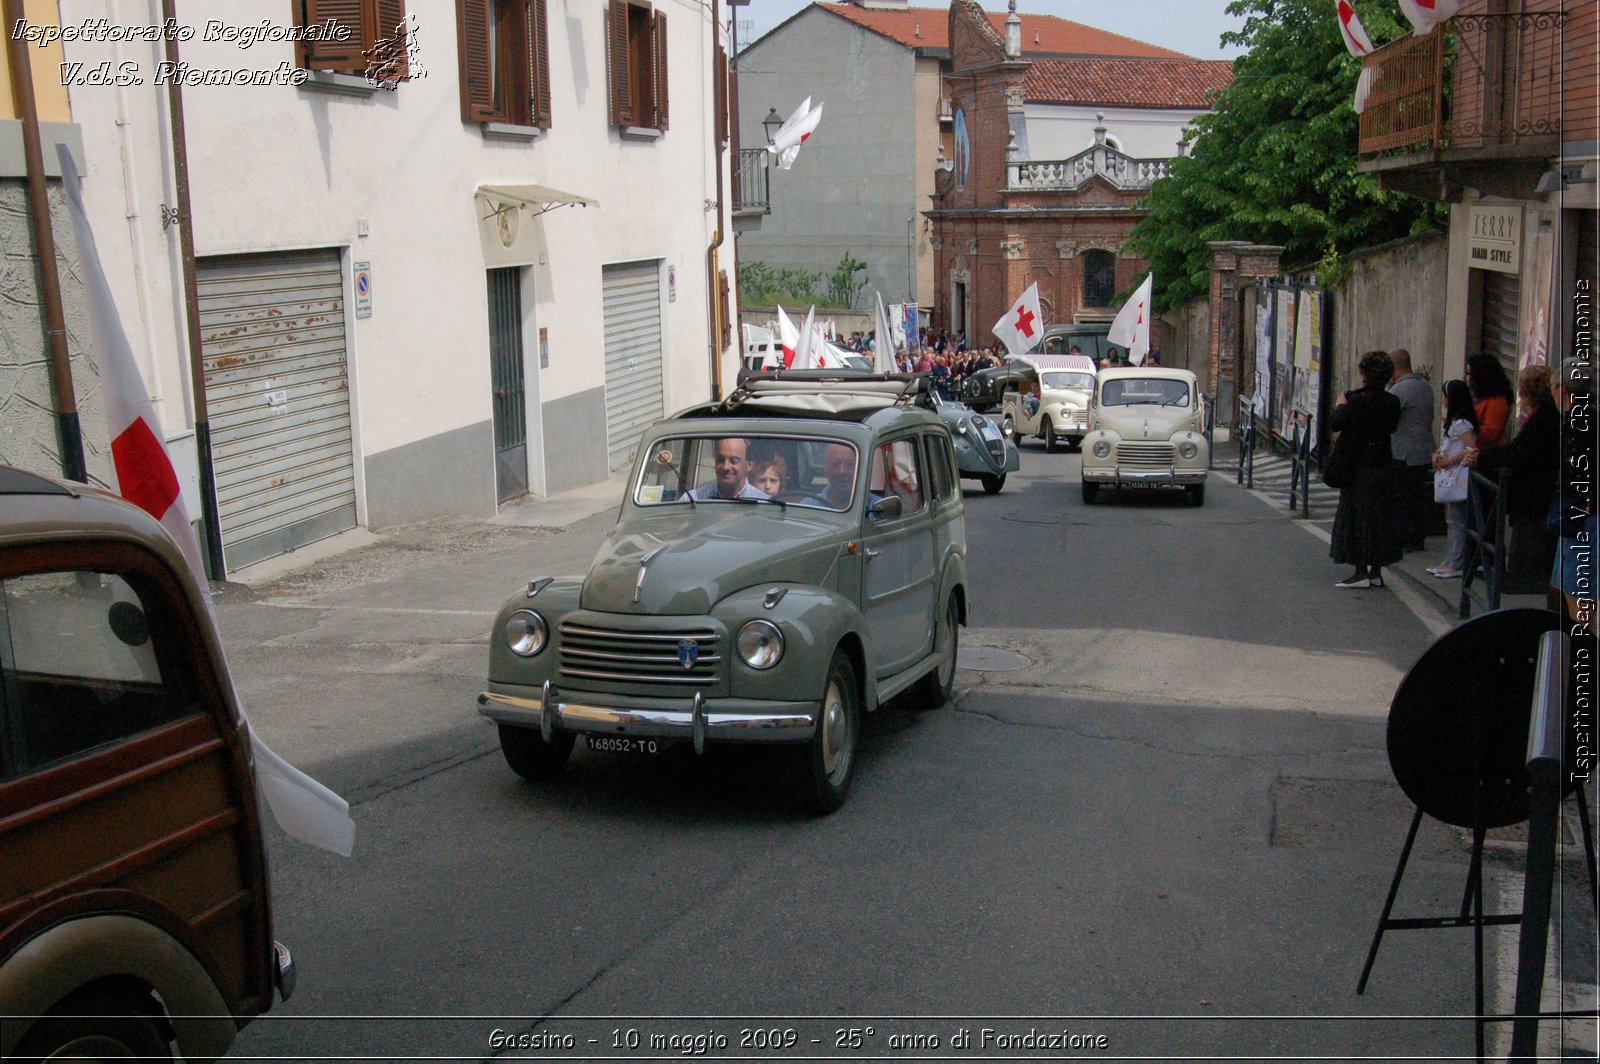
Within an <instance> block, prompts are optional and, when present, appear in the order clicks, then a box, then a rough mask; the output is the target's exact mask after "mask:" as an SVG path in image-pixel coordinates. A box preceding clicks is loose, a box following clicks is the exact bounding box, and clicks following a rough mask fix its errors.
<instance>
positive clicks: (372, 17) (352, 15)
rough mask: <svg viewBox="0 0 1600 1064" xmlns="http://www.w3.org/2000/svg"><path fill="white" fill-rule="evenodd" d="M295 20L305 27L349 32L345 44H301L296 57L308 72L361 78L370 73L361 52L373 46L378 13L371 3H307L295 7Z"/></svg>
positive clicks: (357, 0)
mask: <svg viewBox="0 0 1600 1064" xmlns="http://www.w3.org/2000/svg"><path fill="white" fill-rule="evenodd" d="M294 7H295V18H296V21H297V22H298V23H299V24H300V25H302V26H316V25H323V24H325V23H329V22H332V23H336V24H338V25H339V26H341V27H343V28H346V29H348V30H349V31H350V35H349V37H348V38H347V39H345V40H343V41H298V42H296V45H295V53H296V57H297V59H298V60H299V62H300V65H301V66H302V67H304V68H306V69H307V70H331V71H334V72H336V73H340V74H361V73H364V72H365V71H366V69H367V60H366V58H365V57H364V56H362V54H361V51H362V49H364V48H366V47H367V46H368V45H370V44H371V43H372V39H371V34H372V31H373V24H374V22H375V21H376V19H377V11H376V9H375V5H374V4H373V2H372V0H304V3H300V4H295V5H294Z"/></svg>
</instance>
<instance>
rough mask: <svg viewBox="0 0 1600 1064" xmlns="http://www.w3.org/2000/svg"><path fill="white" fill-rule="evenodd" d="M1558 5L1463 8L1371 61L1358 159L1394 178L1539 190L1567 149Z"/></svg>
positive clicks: (1438, 193)
mask: <svg viewBox="0 0 1600 1064" xmlns="http://www.w3.org/2000/svg"><path fill="white" fill-rule="evenodd" d="M1564 21H1565V19H1564V16H1563V15H1562V14H1561V13H1560V12H1558V11H1537V12H1521V13H1517V14H1483V15H1458V16H1457V17H1456V18H1454V19H1451V20H1450V22H1448V23H1446V24H1445V26H1443V27H1441V28H1440V29H1438V30H1435V31H1434V32H1433V33H1431V34H1429V35H1428V36H1426V37H1403V38H1401V39H1400V40H1397V41H1394V42H1392V43H1390V44H1386V45H1384V46H1383V47H1382V48H1378V49H1375V50H1374V51H1373V52H1372V53H1371V54H1370V55H1368V56H1367V57H1366V58H1365V60H1363V62H1362V76H1363V77H1364V78H1366V79H1367V80H1368V82H1369V83H1370V88H1369V91H1368V94H1367V105H1366V110H1365V111H1364V112H1363V113H1362V115H1361V133H1360V140H1359V145H1358V149H1357V150H1358V152H1359V154H1360V156H1361V158H1360V161H1359V164H1358V167H1359V169H1361V170H1363V171H1366V172H1369V173H1376V174H1378V175H1379V180H1380V181H1381V182H1382V184H1383V185H1384V187H1385V188H1393V189H1396V190H1398V191H1401V192H1408V193H1411V194H1412V195H1418V196H1423V197H1424V198H1429V199H1456V198H1457V197H1458V196H1459V193H1460V190H1461V188H1462V187H1463V186H1468V185H1470V186H1472V187H1474V188H1477V189H1479V190H1481V191H1484V192H1495V193H1499V194H1502V195H1509V196H1517V197H1521V196H1527V195H1530V194H1531V192H1532V189H1533V187H1534V185H1535V184H1536V183H1537V181H1538V179H1539V176H1540V175H1541V174H1542V173H1543V172H1544V170H1545V169H1547V164H1548V160H1549V159H1550V158H1551V157H1552V156H1555V155H1559V154H1560V151H1561V106H1562V83H1561V74H1560V70H1561V51H1562V40H1561V29H1562V24H1563V22H1564Z"/></svg>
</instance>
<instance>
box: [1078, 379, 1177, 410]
mask: <svg viewBox="0 0 1600 1064" xmlns="http://www.w3.org/2000/svg"><path fill="white" fill-rule="evenodd" d="M1100 405H1102V406H1140V405H1154V406H1177V407H1186V406H1188V405H1189V385H1188V384H1187V383H1186V382H1184V381H1175V380H1159V379H1151V380H1140V379H1139V378H1137V377H1125V378H1123V379H1121V380H1110V381H1106V382H1105V384H1104V386H1102V387H1101V389H1100Z"/></svg>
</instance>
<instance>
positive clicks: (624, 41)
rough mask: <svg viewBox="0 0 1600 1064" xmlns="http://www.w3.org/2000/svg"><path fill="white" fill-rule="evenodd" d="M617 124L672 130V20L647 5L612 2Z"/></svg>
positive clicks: (609, 42)
mask: <svg viewBox="0 0 1600 1064" xmlns="http://www.w3.org/2000/svg"><path fill="white" fill-rule="evenodd" d="M610 3H611V10H610V18H609V21H608V27H607V37H608V40H607V45H608V47H607V52H608V55H609V63H610V70H609V72H608V73H609V75H610V77H609V83H610V92H611V124H612V125H614V126H621V127H622V128H623V129H654V130H661V131H664V130H665V129H666V128H667V16H666V14H665V13H664V12H661V11H654V10H652V9H651V7H650V5H649V4H647V3H635V2H631V0H610Z"/></svg>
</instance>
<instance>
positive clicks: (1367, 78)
mask: <svg viewBox="0 0 1600 1064" xmlns="http://www.w3.org/2000/svg"><path fill="white" fill-rule="evenodd" d="M1371 92H1372V68H1371V67H1369V66H1363V67H1362V68H1361V74H1360V76H1359V77H1357V78H1356V102H1355V108H1356V114H1360V113H1361V112H1363V111H1365V110H1366V109H1367V95H1368V94H1369V93H1371Z"/></svg>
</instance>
